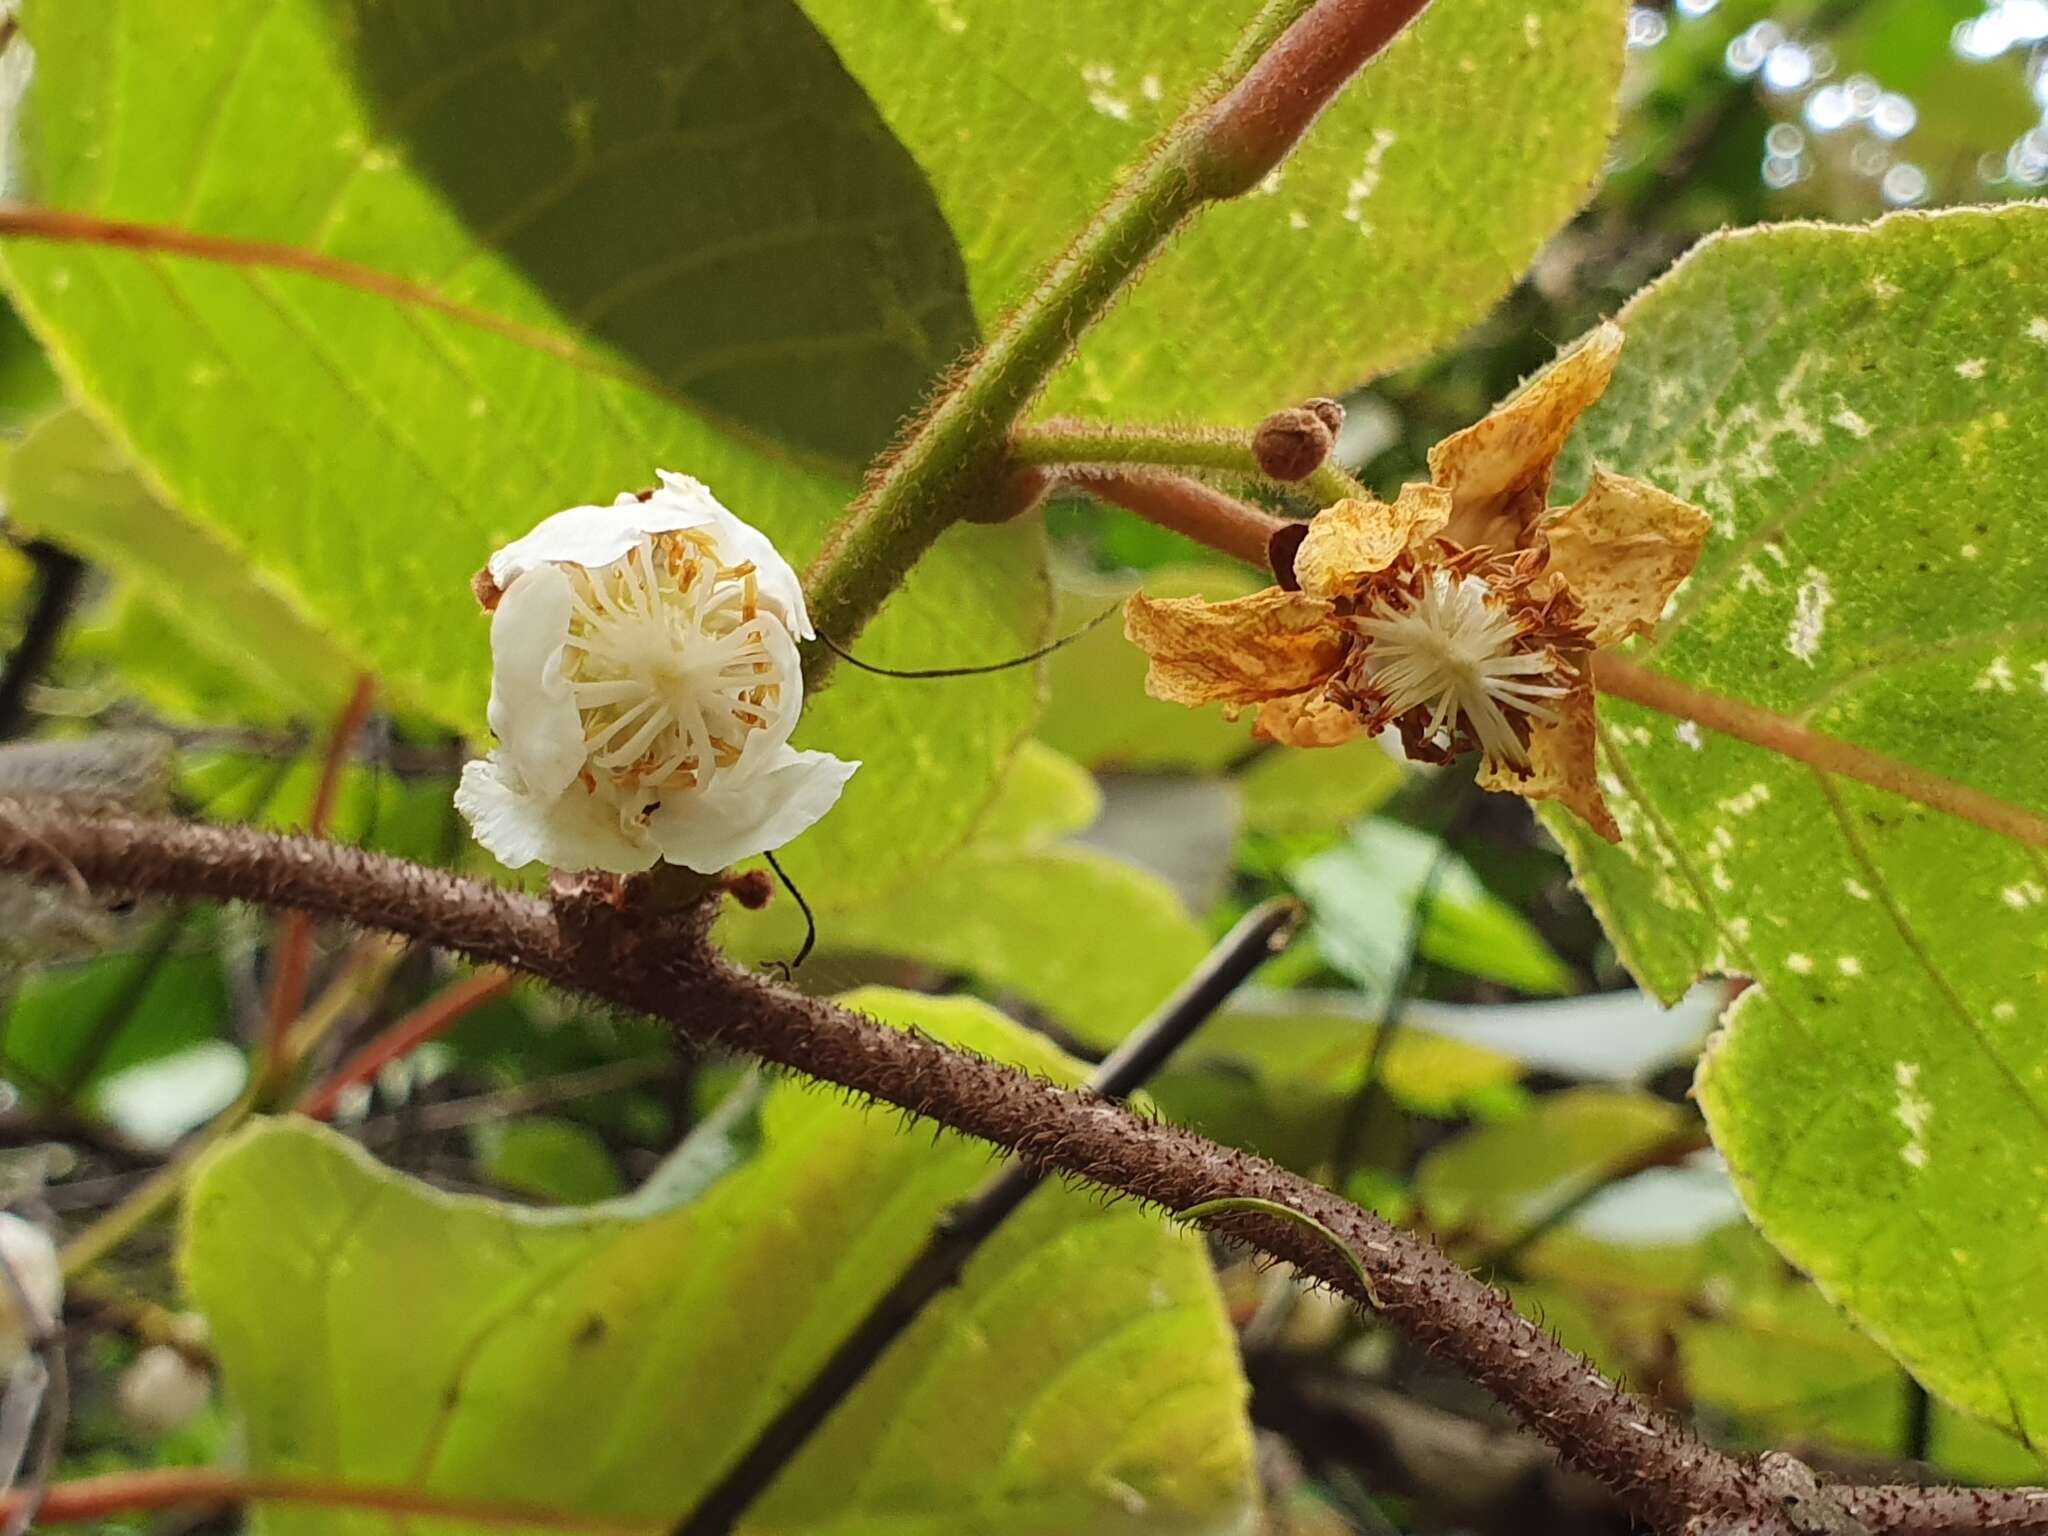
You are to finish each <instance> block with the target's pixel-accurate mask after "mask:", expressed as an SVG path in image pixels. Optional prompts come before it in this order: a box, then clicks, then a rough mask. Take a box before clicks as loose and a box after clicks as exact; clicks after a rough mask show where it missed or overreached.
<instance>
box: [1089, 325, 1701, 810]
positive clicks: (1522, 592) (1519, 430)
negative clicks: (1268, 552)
mask: <svg viewBox="0 0 2048 1536" xmlns="http://www.w3.org/2000/svg"><path fill="white" fill-rule="evenodd" d="M1622 339H1623V338H1622V332H1621V329H1620V327H1618V326H1615V325H1612V324H1608V325H1603V326H1601V327H1600V328H1599V329H1598V330H1597V331H1595V332H1594V333H1593V334H1592V336H1590V337H1589V338H1588V339H1587V340H1586V342H1585V343H1584V345H1582V346H1580V347H1579V348H1578V349H1577V350H1576V351H1574V352H1572V353H1571V354H1569V355H1568V356H1566V357H1564V358H1563V359H1561V360H1560V361H1559V362H1558V363H1557V364H1556V365H1555V366H1554V367H1552V368H1551V369H1550V371H1549V372H1547V373H1545V374H1543V375H1542V376H1541V377H1540V378H1538V379H1536V380H1535V381H1534V382H1532V383H1531V384H1530V385H1529V386H1528V387H1527V388H1525V389H1523V390H1522V391H1521V392H1520V393H1519V394H1517V395H1516V396H1515V397H1514V398H1513V399H1512V400H1510V401H1509V402H1508V403H1507V404H1505V405H1503V406H1501V407H1500V408H1499V409H1497V410H1496V411H1494V412H1493V413H1492V414H1491V415H1490V416H1488V417H1486V418H1485V419H1484V420H1483V421H1480V422H1477V423H1475V424H1474V425H1472V426H1470V427H1468V428H1466V429H1465V430H1464V431H1462V432H1459V433H1456V434H1455V435H1453V436H1451V437H1447V438H1445V439H1444V440H1443V441H1442V442H1440V443H1438V444H1437V445H1436V447H1435V448H1433V449H1432V450H1430V455H1429V470H1430V482H1429V483H1428V484H1426V485H1422V484H1417V485H1407V486H1403V487H1402V488H1401V493H1400V495H1399V496H1398V497H1396V498H1395V500H1394V501H1393V502H1392V503H1391V504H1389V503H1386V502H1382V501H1379V500H1376V499H1373V498H1369V497H1367V498H1353V499H1349V500H1345V501H1340V502H1338V503H1337V504H1336V505H1335V506H1332V507H1328V508H1326V509H1324V510H1323V511H1322V512H1320V513H1318V514H1317V515H1316V517H1315V518H1314V519H1313V520H1312V521H1311V522H1310V524H1309V529H1308V533H1307V535H1306V537H1305V538H1303V539H1302V541H1301V546H1300V548H1299V549H1298V550H1297V551H1296V553H1295V557H1294V572H1293V574H1294V576H1295V579H1296V582H1297V583H1298V585H1299V588H1300V590H1298V591H1290V590H1285V589H1283V588H1280V587H1273V588H1269V589H1268V590H1266V591H1263V592H1256V593H1253V594H1252V595H1251V596H1249V597H1242V598H1238V599H1236V600H1234V601H1231V602H1226V603H1206V602H1203V601H1202V600H1200V599H1199V598H1182V599H1165V600H1160V601H1154V600H1152V599H1150V598H1147V597H1146V596H1145V595H1144V594H1143V593H1139V594H1137V595H1135V596H1134V597H1132V598H1131V600H1130V603H1129V604H1128V606H1127V607H1126V609H1125V614H1124V630H1125V633H1126V634H1128V635H1129V636H1130V638H1131V639H1132V640H1133V641H1134V642H1135V643H1136V644H1137V645H1139V646H1140V647H1141V648H1142V649H1143V650H1144V651H1145V652H1146V654H1147V655H1149V656H1150V657H1151V660H1152V665H1151V670H1150V673H1149V675H1148V676H1147V678H1146V690H1147V691H1148V692H1149V693H1151V694H1152V695H1153V696H1154V697H1156V698H1162V699H1168V700H1172V701H1174V702H1177V703H1182V704H1191V705H1192V704H1211V703H1221V704H1223V705H1225V706H1226V707H1228V708H1230V709H1231V710H1233V711H1234V710H1236V709H1239V708H1243V707H1245V706H1256V707H1257V710H1258V718H1257V723H1256V726H1255V728H1254V729H1255V734H1257V735H1259V736H1263V737H1266V738H1268V739H1270V740H1273V741H1277V742H1281V743H1284V744H1286V745H1288V746H1297V747H1322V746H1333V745H1335V744H1337V743H1339V742H1342V741H1347V740H1350V739H1351V738H1352V737H1354V736H1358V735H1361V734H1367V733H1372V732H1377V731H1381V730H1385V729H1387V728H1388V727H1390V726H1391V727H1393V728H1395V729H1397V730H1399V731H1400V733H1401V739H1402V742H1403V743H1404V745H1405V746H1406V747H1407V749H1408V751H1409V754H1410V755H1411V756H1414V757H1419V758H1424V759H1429V760H1433V761H1448V760H1449V759H1450V758H1451V757H1453V756H1455V755H1456V754H1458V753H1460V752H1464V751H1472V750H1476V751H1478V752H1479V754H1480V757H1481V766H1480V771H1479V779H1480V782H1481V783H1482V784H1484V785H1485V786H1486V787H1487V788H1489V789H1500V790H1507V791H1510V792H1512V793H1514V794H1518V795H1522V796H1524V797H1525V798H1527V799H1531V800H1556V801H1558V802H1559V803H1561V804H1562V805H1564V806H1566V807H1567V808H1568V809H1570V810H1571V811H1573V812H1574V813H1576V814H1577V815H1578V816H1580V817H1581V818H1583V819H1584V820H1585V821H1586V822H1587V823H1588V824H1589V825H1590V826H1592V827H1593V828H1594V829H1595V830H1596V831H1598V832H1599V833H1600V834H1601V835H1602V836H1603V837H1607V838H1609V839H1613V838H1616V837H1618V836H1619V830H1618V829H1617V828H1616V826H1615V823H1614V817H1613V815H1612V813H1610V812H1609V810H1608V809H1607V804H1606V801H1605V800H1604V799H1603V797H1602V796H1601V793H1600V785H1599V780H1598V777H1597V774H1596V772H1595V768H1594V738H1595V705H1594V696H1593V678H1592V667H1591V660H1592V653H1593V652H1594V651H1595V650H1597V649H1599V648H1601V647H1603V646H1611V645H1617V644H1619V643H1620V642H1622V641H1623V640H1626V639H1628V638H1629V637H1630V636H1631V635H1638V634H1646V633H1648V632H1649V631H1650V630H1651V629H1652V628H1653V627H1654V626H1655V624H1656V622H1657V619H1658V616H1659V615H1660V614H1661V613H1662V612H1663V610H1664V605H1665V603H1666V602H1667V601H1668V600H1669V598H1670V596H1671V594H1672V592H1673V591H1674V590H1675V589H1676V588H1677V586H1678V584H1679V582H1681V581H1682V580H1684V579H1685V576H1686V574H1687V573H1688V572H1689V571H1691V569H1692V567H1693V562H1694V561H1695V560H1696V559H1698V557H1699V552H1700V546H1701V545H1702V543H1704V541H1705V539H1706V534H1707V528H1708V519H1707V517H1706V515H1705V514H1704V513H1702V512H1700V511H1699V510H1698V509H1697V508H1695V507H1693V506H1690V505H1688V504H1687V503H1685V502H1683V501H1680V500H1679V499H1678V498H1677V497H1675V496H1671V495H1667V494H1666V493H1665V492H1663V491H1660V490H1658V489H1657V488H1656V487H1654V486H1650V485H1645V484H1643V483H1642V482H1641V481H1638V480H1631V479H1629V478H1628V477H1626V476H1624V475H1617V474H1612V473H1609V472H1608V471H1606V470H1604V469H1598V468H1596V469H1595V470H1594V472H1593V480H1592V484H1591V485H1590V486H1588V488H1587V490H1586V493H1585V495H1583V496H1581V497H1580V498H1579V499H1578V500H1577V501H1576V502H1574V503H1573V504H1572V505H1571V506H1569V507H1566V508H1564V509H1563V510H1562V511H1555V512H1553V511H1552V510H1551V509H1550V507H1549V495H1550V481H1551V475H1552V473H1553V471H1554V469H1555V467H1556V463H1557V456H1558V454H1559V452H1560V451H1561V450H1562V449H1563V447H1564V442H1565V439H1566V438H1567V437H1568V436H1569V435H1570V433H1571V430H1572V428H1573V426H1574V425H1575V424H1576V423H1577V421H1578V419H1579V417H1580V416H1581V415H1582V414H1584V412H1585V411H1586V409H1587V408H1588V407H1589V406H1591V405H1592V404H1593V402H1594V401H1595V400H1598V399H1599V398H1600V396H1601V394H1602V393H1603V392H1604V391H1605V390H1606V388H1607V384H1608V381H1609V379H1611V378H1612V377H1613V375H1614V367H1615V363H1616V361H1617V359H1618V358H1619V356H1620V353H1621V345H1622Z"/></svg>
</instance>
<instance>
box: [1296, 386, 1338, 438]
mask: <svg viewBox="0 0 2048 1536" xmlns="http://www.w3.org/2000/svg"><path fill="white" fill-rule="evenodd" d="M1301 408H1302V409H1303V410H1304V411H1314V412H1315V413H1316V415H1317V416H1318V417H1320V418H1321V419H1322V423H1323V425H1324V426H1326V427H1328V428H1329V429H1330V435H1331V436H1332V437H1335V436H1336V435H1337V434H1338V433H1339V432H1342V431H1343V430H1344V407H1343V406H1341V405H1339V404H1338V403H1337V402H1336V401H1334V400H1330V399H1327V398H1325V397H1324V396H1322V395H1318V396H1316V398H1315V399H1313V400H1304V401H1302V402H1301Z"/></svg>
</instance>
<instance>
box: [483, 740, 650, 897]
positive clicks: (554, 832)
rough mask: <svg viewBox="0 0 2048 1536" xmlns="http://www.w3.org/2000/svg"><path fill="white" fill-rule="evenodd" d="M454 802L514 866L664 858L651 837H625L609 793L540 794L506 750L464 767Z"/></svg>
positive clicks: (634, 870) (626, 867) (619, 864)
mask: <svg viewBox="0 0 2048 1536" xmlns="http://www.w3.org/2000/svg"><path fill="white" fill-rule="evenodd" d="M455 808H456V809H457V810H459V811H460V812H462V814H463V817H464V818H465V819H466V820H467V821H468V822H469V830H470V832H471V833H472V834H474V836H475V837H476V840H477V841H478V842H479V843H482V844H483V845H484V847H485V848H487V849H489V850H490V852H491V855H492V857H494V858H496V859H497V861H498V862H499V863H500V864H503V865H504V866H505V867H506V868H508V869H519V868H522V867H523V866H525V865H528V864H548V865H552V866H553V867H554V868H556V869H608V870H611V871H612V872H613V873H615V874H621V875H631V874H638V873H639V872H640V871H641V870H643V869H647V868H650V867H651V866H652V865H653V863H654V861H655V860H656V859H657V858H658V857H659V856H660V855H659V852H658V850H657V849H656V848H655V847H654V846H653V845H652V843H650V842H645V841H635V840H634V839H632V838H629V837H628V836H627V835H626V832H625V830H624V829H623V828H622V827H621V826H620V823H619V815H618V808H617V806H616V805H615V804H614V803H613V802H612V800H611V799H610V798H609V797H608V796H605V795H592V794H587V793H585V792H584V791H583V790H582V789H572V790H570V791H569V792H568V793H567V794H562V795H553V796H546V795H536V794H534V793H533V792H532V791H531V790H530V789H528V788H527V786H526V785H525V784H524V783H523V782H522V781H521V780H520V777H519V773H518V770H517V769H515V768H513V767H512V765H511V764H510V763H508V762H506V760H505V756H504V754H503V753H501V752H493V753H492V754H491V755H490V757H489V758H488V759H487V760H484V761H481V762H470V763H465V764H464V765H463V768H462V781H461V783H459V784H457V785H456V786H455Z"/></svg>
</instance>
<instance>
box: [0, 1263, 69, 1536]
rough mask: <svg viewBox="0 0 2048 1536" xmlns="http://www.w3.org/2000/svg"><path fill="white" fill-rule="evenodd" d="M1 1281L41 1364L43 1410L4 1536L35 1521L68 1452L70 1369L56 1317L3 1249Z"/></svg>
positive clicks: (1, 1525)
mask: <svg viewBox="0 0 2048 1536" xmlns="http://www.w3.org/2000/svg"><path fill="white" fill-rule="evenodd" d="M0 1283H4V1284H5V1285H6V1287H7V1290H8V1292H9V1293H10V1295H11V1296H12V1298H13V1301H14V1305H15V1309H16V1312H17V1315H18V1316H19V1317H20V1318H21V1321H22V1326H23V1329H24V1330H25V1331H26V1332H27V1334H28V1339H29V1348H30V1349H31V1350H32V1351H33V1352H34V1355H35V1357H36V1359H37V1360H39V1361H40V1362H41V1363H42V1367H43V1375H44V1380H43V1401H42V1412H41V1413H40V1414H39V1415H38V1416H37V1424H38V1428H37V1431H36V1459H35V1462H34V1464H33V1465H32V1466H31V1467H30V1469H29V1474H28V1476H27V1477H26V1478H25V1479H24V1480H23V1482H22V1485H21V1488H20V1491H19V1494H18V1497H19V1499H20V1502H19V1503H18V1504H16V1505H15V1506H14V1507H13V1508H12V1509H10V1510H8V1511H7V1516H6V1519H5V1520H4V1521H0V1536H22V1532H24V1531H26V1530H27V1529H28V1528H29V1527H30V1526H31V1525H33V1524H34V1523H35V1518H36V1511H37V1510H38V1509H39V1508H41V1507H42V1502H43V1496H44V1495H45V1494H46V1493H47V1492H48V1491H49V1487H50V1482H51V1479H52V1478H54V1477H55V1476H56V1473H57V1463H58V1461H59V1460H60V1459H61V1458H62V1457H63V1454H64V1433H65V1430H66V1429H67V1428H68V1427H69V1426H70V1423H71V1369H70V1365H69V1362H68V1361H67V1360H66V1359H65V1356H64V1336H63V1334H62V1333H61V1332H60V1331H59V1330H58V1327H57V1320H56V1319H55V1318H54V1317H50V1316H48V1315H47V1314H45V1313H44V1311H43V1309H42V1306H41V1305H40V1304H39V1303H38V1302H37V1301H36V1299H35V1297H33V1296H31V1295H30V1294H29V1290H28V1287H27V1286H26V1285H24V1284H23V1283H22V1279H21V1275H20V1273H19V1272H18V1271H17V1270H16V1269H15V1267H14V1261H13V1260H12V1259H10V1258H8V1257H7V1255H6V1254H5V1253H4V1252H0Z"/></svg>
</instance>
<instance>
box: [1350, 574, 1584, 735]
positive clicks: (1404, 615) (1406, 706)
mask: <svg viewBox="0 0 2048 1536" xmlns="http://www.w3.org/2000/svg"><path fill="white" fill-rule="evenodd" d="M1352 627H1353V628H1354V629H1356V630H1357V632H1358V633H1359V634H1360V635H1362V636H1364V637H1365V638H1366V640H1367V642H1368V645H1367V647H1366V651H1365V657H1364V667H1365V675H1366V677H1367V678H1368V679H1369V680H1370V683H1371V685H1372V687H1373V689H1374V691H1376V692H1377V693H1378V694H1379V695H1380V696H1381V699H1382V701H1383V702H1382V704H1381V710H1382V713H1383V715H1384V716H1385V718H1388V719H1396V718H1399V717H1401V716H1404V715H1407V714H1408V713H1409V712H1410V711H1412V710H1420V709H1426V710H1427V711H1428V717H1427V723H1426V724H1425V725H1423V727H1422V730H1421V734H1422V735H1423V736H1424V737H1425V738H1426V739H1428V740H1430V741H1431V742H1432V743H1435V744H1437V745H1440V746H1445V747H1449V746H1450V745H1451V744H1452V743H1453V742H1454V741H1455V740H1456V738H1457V735H1458V731H1459V726H1460V723H1461V722H1462V723H1463V726H1464V728H1465V729H1466V730H1467V731H1469V733H1470V735H1471V736H1472V737H1473V738H1474V739H1476V741H1477V744H1478V746H1479V749H1480V751H1481V752H1482V753H1483V754H1484V756H1485V759H1486V761H1487V762H1488V763H1489V764H1490V765H1493V766H1496V767H1499V766H1507V767H1513V768H1525V767H1527V766H1528V763H1529V745H1528V730H1529V726H1528V722H1529V721H1531V720H1536V721H1541V722H1542V723H1544V724H1555V723H1556V721H1557V718H1558V716H1557V712H1556V711H1555V710H1554V709H1552V708H1551V707H1550V706H1549V704H1548V703H1547V702H1546V701H1547V700H1550V699H1556V698H1562V697H1563V696H1564V695H1565V694H1566V693H1567V692H1569V691H1570V690H1569V689H1568V688H1566V687H1564V686H1561V685H1559V684H1558V683H1556V682H1552V681H1547V680H1546V679H1548V678H1550V677H1551V676H1552V675H1554V674H1555V672H1556V671H1557V668H1558V661H1557V659H1556V658H1555V657H1554V656H1553V655H1551V654H1550V653H1549V652H1548V651H1547V650H1529V649H1527V648H1525V647H1524V646H1523V645H1522V640H1523V637H1524V635H1525V634H1526V633H1527V629H1526V627H1525V626H1524V625H1523V624H1522V623H1521V622H1520V621H1519V620H1518V619H1517V618H1516V616H1515V615H1514V614H1513V613H1512V612H1510V611H1509V610H1508V608H1507V607H1506V605H1505V604H1503V603H1502V602H1501V601H1500V600H1499V598H1498V597H1497V596H1496V594H1495V593H1494V590H1493V588H1492V587H1491V586H1490V585H1489V584H1488V582H1487V580H1486V578H1485V577H1483V576H1479V575H1476V574H1467V575H1463V576H1460V575H1455V574H1453V573H1452V572H1450V571H1447V570H1444V569H1442V568H1438V569H1435V570H1431V571H1427V572H1425V573H1423V574H1422V575H1421V578H1420V581H1419V584H1418V586H1417V588H1416V589H1414V590H1404V589H1402V588H1399V587H1396V588H1395V589H1394V591H1393V593H1392V594H1391V595H1382V596H1380V597H1378V598H1377V599H1376V600H1375V601H1374V602H1373V604H1372V606H1371V607H1369V608H1367V609H1366V610H1364V612H1363V613H1362V614H1360V615H1359V616H1358V617H1356V618H1354V619H1353V620H1352ZM1517 717H1519V718H1517Z"/></svg>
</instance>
